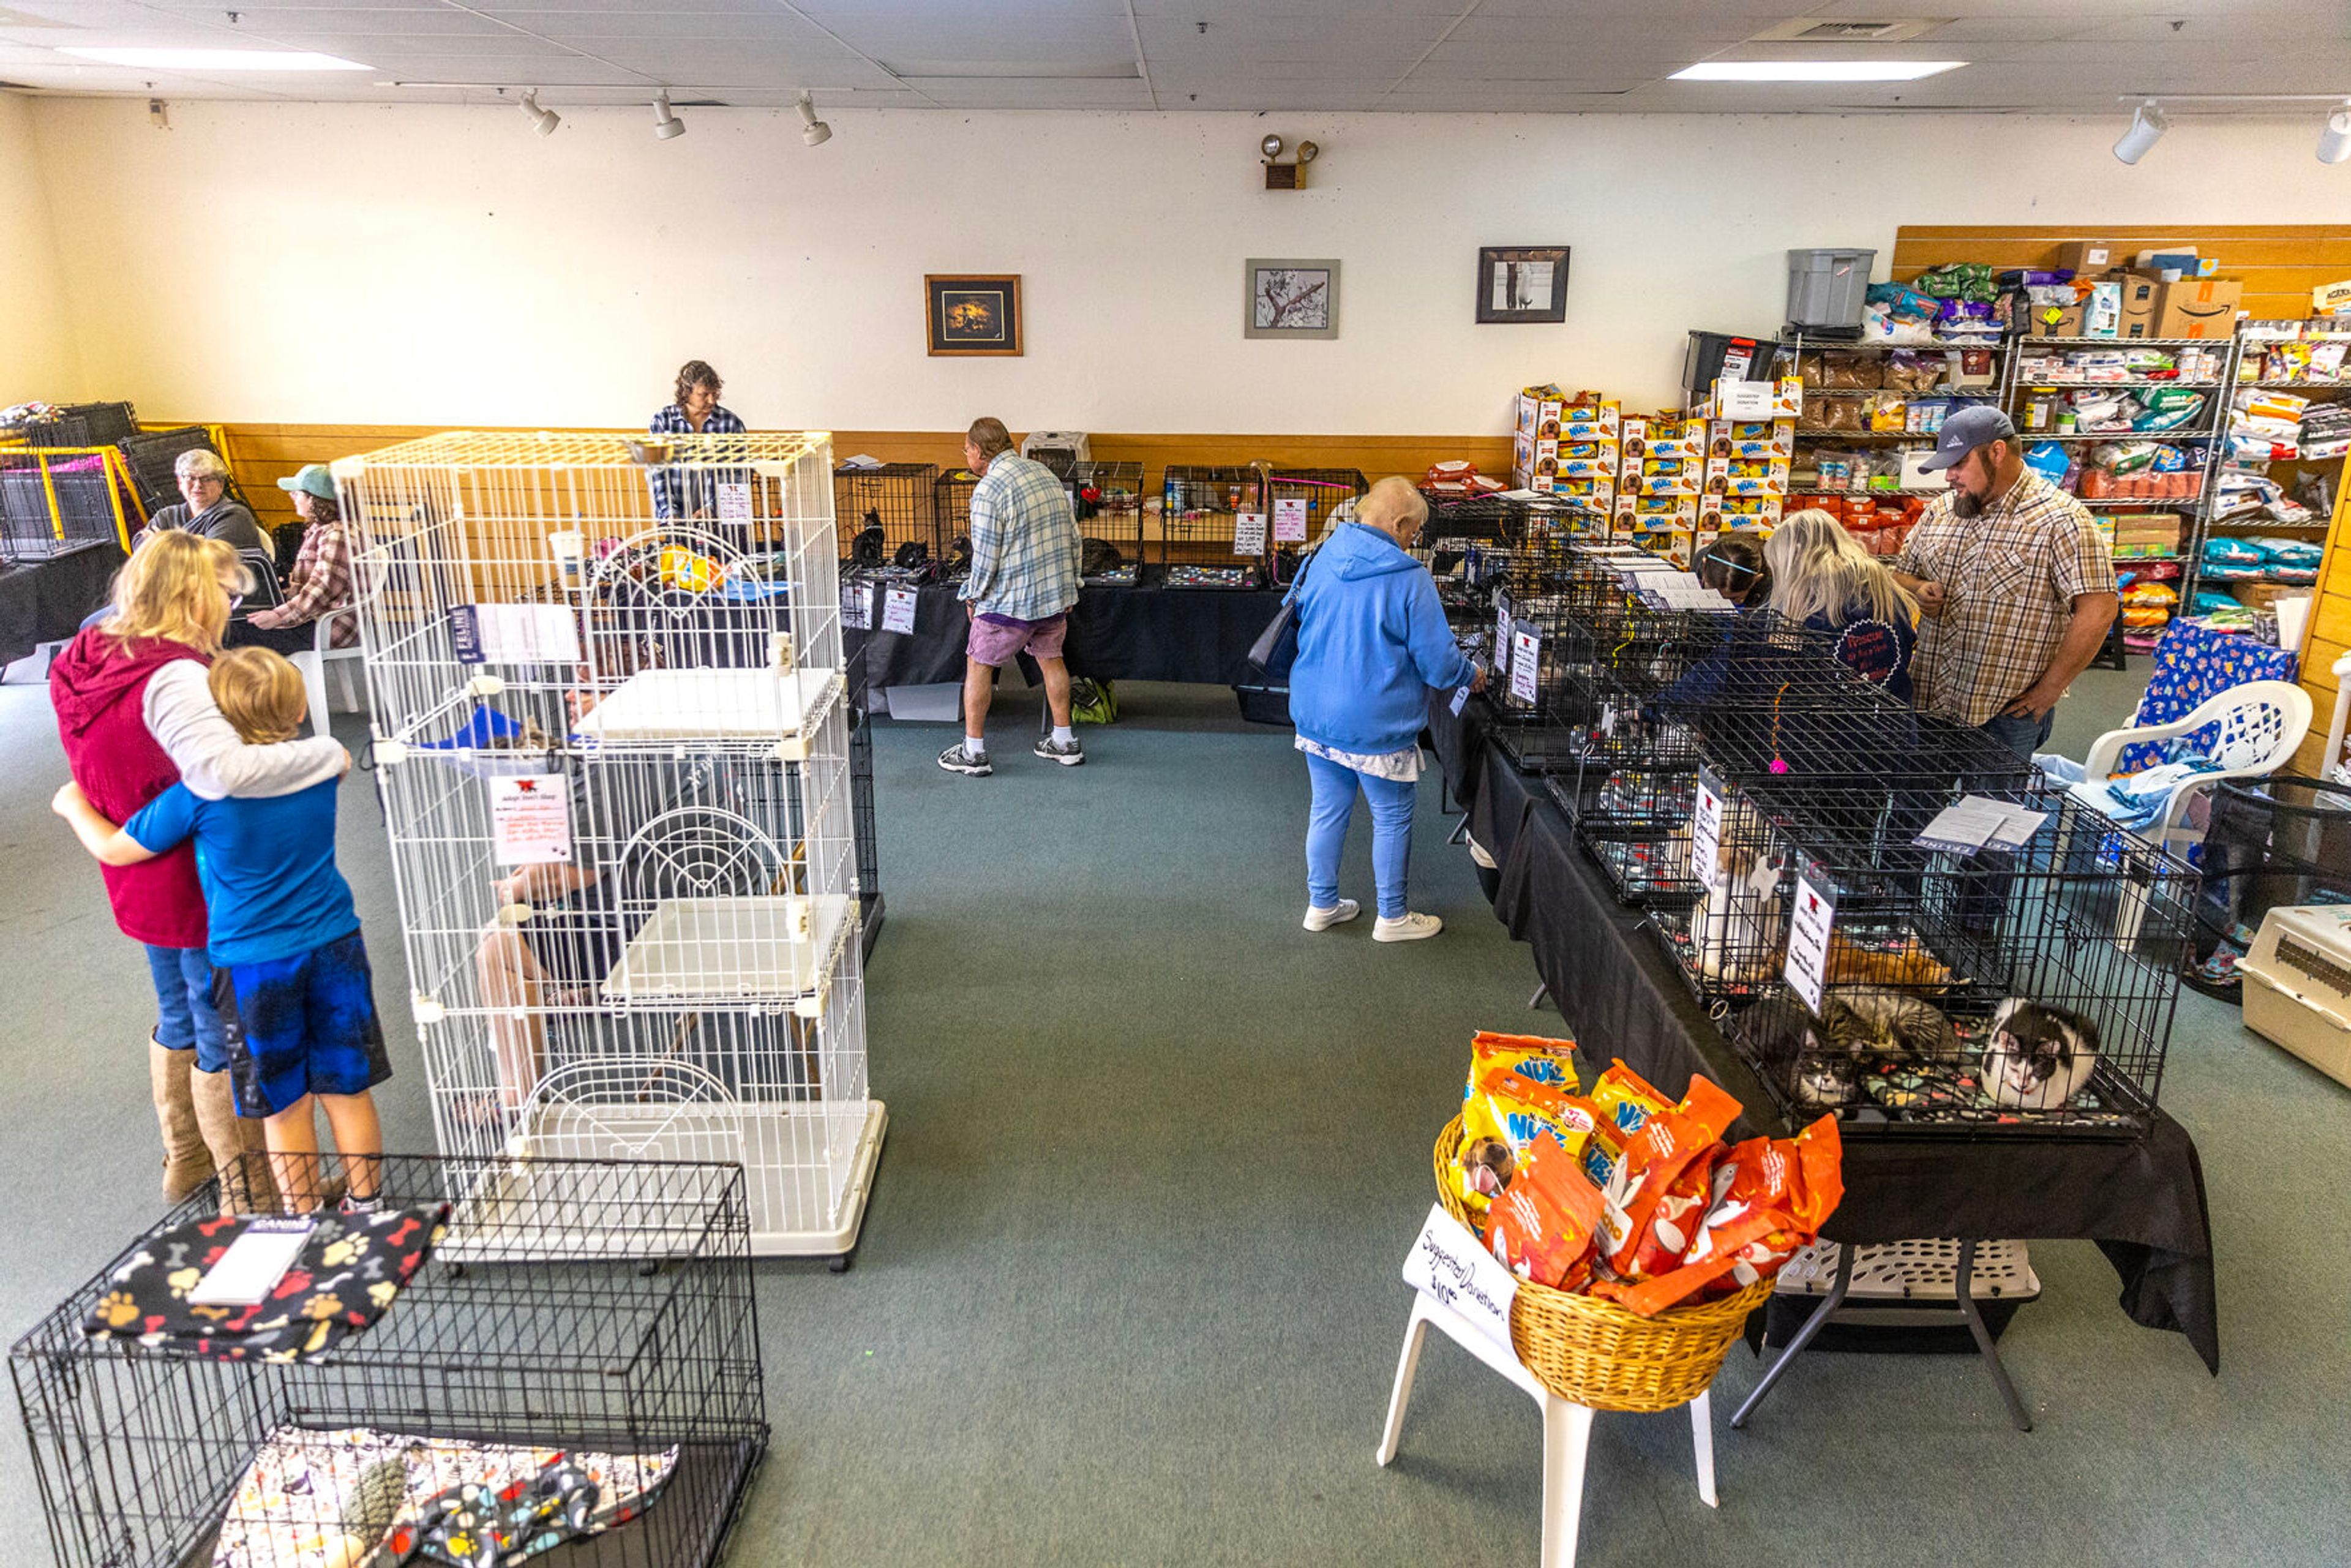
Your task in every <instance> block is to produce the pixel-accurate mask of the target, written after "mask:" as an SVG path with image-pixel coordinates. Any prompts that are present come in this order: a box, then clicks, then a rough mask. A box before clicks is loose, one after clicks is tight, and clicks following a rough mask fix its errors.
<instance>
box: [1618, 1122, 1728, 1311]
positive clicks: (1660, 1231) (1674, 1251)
mask: <svg viewBox="0 0 2351 1568" xmlns="http://www.w3.org/2000/svg"><path fill="white" fill-rule="evenodd" d="M1722 1155H1723V1147H1722V1145H1720V1144H1709V1145H1707V1146H1706V1147H1705V1148H1704V1149H1701V1150H1700V1151H1698V1156H1697V1157H1696V1158H1694V1159H1692V1160H1691V1161H1690V1163H1689V1164H1687V1165H1686V1166H1683V1167H1682V1170H1681V1174H1680V1175H1679V1176H1676V1177H1674V1179H1673V1180H1672V1181H1671V1182H1670V1183H1668V1184H1667V1186H1666V1189H1665V1191H1664V1192H1662V1193H1661V1194H1659V1195H1658V1197H1657V1207H1656V1210H1655V1211H1654V1212H1652V1213H1651V1214H1650V1216H1649V1223H1648V1224H1647V1225H1646V1226H1645V1227H1644V1228H1642V1231H1641V1238H1640V1240H1639V1242H1638V1243H1637V1244H1636V1245H1635V1247H1634V1249H1633V1261H1632V1266H1631V1267H1630V1268H1628V1269H1626V1270H1625V1271H1624V1278H1625V1281H1627V1282H1631V1281H1641V1280H1646V1279H1648V1278H1649V1277H1650V1276H1652V1275H1655V1274H1663V1273H1667V1272H1670V1271H1671V1270H1675V1269H1678V1268H1680V1267H1681V1264H1682V1254H1683V1253H1685V1252H1687V1251H1688V1250H1689V1249H1690V1243H1691V1242H1692V1241H1693V1240H1695V1239H1697V1238H1698V1233H1699V1231H1698V1228H1699V1226H1700V1224H1701V1223H1702V1222H1703V1221H1704V1220H1705V1218H1706V1216H1707V1211H1708V1209H1709V1208H1710V1207H1713V1204H1714V1200H1715V1192H1714V1172H1715V1162H1716V1161H1717V1160H1719V1158H1721V1157H1722Z"/></svg>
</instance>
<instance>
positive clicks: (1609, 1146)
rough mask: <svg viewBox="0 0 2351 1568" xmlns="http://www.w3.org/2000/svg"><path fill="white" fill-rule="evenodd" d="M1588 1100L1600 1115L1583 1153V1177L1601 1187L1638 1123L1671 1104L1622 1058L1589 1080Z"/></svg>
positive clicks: (1636, 1130) (1614, 1168)
mask: <svg viewBox="0 0 2351 1568" xmlns="http://www.w3.org/2000/svg"><path fill="white" fill-rule="evenodd" d="M1590 1098H1591V1101H1592V1103H1593V1105H1594V1106H1595V1107H1596V1108H1598V1110H1599V1112H1600V1125H1599V1126H1598V1127H1597V1128H1596V1129H1594V1130H1593V1134H1592V1143H1591V1145H1590V1146H1589V1147H1587V1148H1586V1149H1585V1150H1584V1152H1583V1174H1584V1175H1586V1176H1590V1177H1591V1178H1592V1180H1593V1183H1594V1185H1596V1186H1607V1185H1608V1178H1609V1177H1610V1176H1613V1175H1614V1174H1615V1170H1616V1162H1617V1161H1618V1160H1619V1159H1620V1158H1622V1157H1623V1156H1624V1154H1625V1139H1627V1138H1629V1137H1631V1136H1632V1135H1633V1134H1635V1133H1636V1132H1638V1131H1640V1127H1641V1124H1642V1123H1644V1122H1646V1121H1647V1120H1648V1119H1649V1118H1650V1117H1651V1116H1653V1115H1655V1114H1656V1113H1658V1112H1660V1111H1664V1110H1667V1109H1669V1108H1671V1106H1672V1104H1673V1102H1672V1101H1670V1100H1668V1099H1667V1098H1666V1097H1665V1096H1664V1095H1663V1094H1661V1093H1659V1092H1657V1091H1656V1090H1655V1089H1653V1088H1651V1087H1650V1086H1649V1084H1648V1083H1647V1082H1646V1081H1645V1080H1644V1079H1643V1078H1642V1077H1641V1075H1640V1074H1639V1073H1637V1072H1635V1071H1633V1070H1632V1069H1631V1068H1629V1067H1627V1066H1625V1063H1624V1061H1623V1059H1622V1058H1619V1059H1617V1060H1615V1061H1611V1062H1610V1063H1609V1064H1608V1070H1607V1071H1604V1072H1603V1073H1602V1074H1601V1075H1600V1076H1599V1077H1597V1078H1595V1079H1593V1081H1592V1093H1591V1096H1590Z"/></svg>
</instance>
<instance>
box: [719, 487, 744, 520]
mask: <svg viewBox="0 0 2351 1568" xmlns="http://www.w3.org/2000/svg"><path fill="white" fill-rule="evenodd" d="M718 517H719V520H720V521H722V522H728V523H747V522H749V521H750V520H751V486H748V485H747V484H741V483H736V484H725V485H721V486H718Z"/></svg>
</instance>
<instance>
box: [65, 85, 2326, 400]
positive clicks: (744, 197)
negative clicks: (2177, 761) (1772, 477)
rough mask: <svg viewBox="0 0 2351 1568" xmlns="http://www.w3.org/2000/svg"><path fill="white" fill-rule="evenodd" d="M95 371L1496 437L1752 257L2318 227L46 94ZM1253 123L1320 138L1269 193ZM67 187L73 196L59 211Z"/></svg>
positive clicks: (2286, 189) (914, 115) (1789, 124)
mask: <svg viewBox="0 0 2351 1568" xmlns="http://www.w3.org/2000/svg"><path fill="white" fill-rule="evenodd" d="M34 113H35V116H36V124H37V131H38V141H39V147H40V152H41V156H42V167H43V169H44V170H45V172H47V177H48V178H49V180H50V181H51V186H50V191H51V196H52V204H53V206H54V207H55V209H56V212H57V237H58V241H59V244H60V246H62V247H63V249H64V252H65V253H66V254H69V255H75V256H106V257H108V258H109V260H108V264H107V265H106V266H105V267H75V268H73V269H72V270H71V272H70V274H69V276H68V288H69V290H70V292H71V297H72V304H73V318H74V322H75V325H76V328H77V329H78V337H79V343H80V350H81V355H82V360H83V362H84V368H85V371H86V374H87V380H88V383H89V386H90V387H91V388H92V389H93V390H94V391H98V392H104V393H105V394H107V395H130V396H131V397H133V398H135V399H136V400H137V401H138V402H139V403H140V405H141V408H152V409H153V410H155V411H156V412H158V413H169V414H172V415H173V416H179V417H204V418H211V419H226V420H236V421H285V422H298V423H343V422H351V423H367V422H389V423H405V422H443V423H461V422H462V423H542V424H549V425H555V424H569V423H590V424H614V423H632V422H634V421H637V420H640V419H643V418H644V417H645V416H646V415H647V414H648V413H650V412H651V411H652V409H653V407H654V406H655V405H656V404H657V403H658V402H661V401H663V399H664V397H665V395H666V389H667V384H668V376H669V374H670V372H671V371H673V370H674V367H675V366H676V364H677V363H678V362H679V361H681V360H684V359H685V358H687V357H689V356H701V357H704V358H707V359H709V360H711V361H715V362H716V364H717V365H718V366H719V368H720V369H721V370H722V371H724V372H725V373H726V376H727V377H728V378H729V386H730V391H729V392H728V396H727V402H729V404H730V405H731V406H733V407H735V408H736V409H737V411H738V412H740V413H742V414H743V415H744V416H745V417H746V418H747V419H748V420H750V421H751V422H752V423H755V424H760V425H769V426H789V425H829V426H834V427H840V428H850V429H945V428H952V427H955V426H958V425H960V424H962V423H965V422H966V421H967V419H968V418H969V417H970V416H971V415H973V414H974V413H979V412H981V411H988V412H994V413H1000V414H1002V415H1003V416H1004V417H1005V418H1006V419H1007V420H1008V422H1009V423H1011V424H1012V425H1013V426H1014V428H1016V429H1021V428H1032V427H1040V426H1042V427H1075V428H1081V429H1082V428H1092V429H1100V430H1117V431H1161V432H1181V431H1292V432H1297V433H1300V434H1381V433H1434V434H1479V433H1487V432H1499V431H1500V430H1501V429H1502V428H1503V426H1504V419H1505V413H1506V408H1507V400H1508V395H1509V393H1510V391H1511V390H1512V389H1514V388H1515V387H1517V386H1519V385H1520V384H1522V383H1524V382H1529V381H1535V380H1557V381H1560V382H1564V383H1567V384H1569V385H1573V386H1582V385H1595V386H1602V387H1605V388H1607V389H1608V390H1610V391H1611V392H1617V393H1620V394H1622V395H1624V396H1625V397H1626V398H1628V399H1631V400H1635V401H1639V402H1661V401H1670V400H1671V399H1672V398H1673V397H1674V395H1675V381H1676V377H1677V371H1678V368H1679V363H1680V353H1681V345H1682V334H1683V332H1684V330H1685V329H1687V328H1688V327H1692V326H1708V327H1717V328H1726V329H1734V330H1736V329H1747V330H1754V329H1770V328H1771V327H1772V326H1773V325H1775V324H1776V323H1777V322H1778V321H1779V320H1780V319H1781V314H1780V313H1781V308H1782V298H1783V288H1784V263H1783V259H1782V251H1783V250H1784V249H1786V248H1787V247H1789V246H1817V245H1861V246H1876V248H1877V249H1878V250H1879V251H1880V252H1881V263H1882V261H1883V259H1884V254H1885V253H1886V252H1889V251H1890V250H1891V247H1892V244H1893V240H1894V235H1895V231H1896V228H1897V227H1898V226H1899V225H1902V224H1904V223H1961V222H1983V223H2072V222H2079V223H2082V224H2085V225H2095V224H2099V223H2117V224H2119V223H2166V222H2172V221H2179V222H2182V223H2186V222H2190V221H2193V222H2198V223H2205V224H2213V223H2232V222H2284V221H2299V222H2316V221H2325V220H2326V219H2329V218H2332V217H2337V216H2340V215H2341V214H2342V213H2343V212H2344V211H2345V210H2346V199H2351V168H2337V169H2329V168H2325V167H2324V166H2322V165H2320V164H2319V163H2317V162H2315V161H2314V159H2313V158H2312V157H2311V154H2310V143H2311V140H2312V135H2313V131H2312V128H2311V125H2310V124H2308V123H2305V122H2304V121H2305V120H2307V119H2308V118H2310V117H2304V120H2273V121H2251V120H2186V121H2184V122H2183V123H2181V124H2180V125H2179V127H2178V128H2177V129H2175V130H2174V131H2172V132H2171V134H2170V135H2169V136H2168V137H2167V138H2166V139H2165V140H2164V141H2163V144H2162V145H2161V146H2160V147H2159V148H2158V150H2157V151H2156V152H2154V153H2153V154H2152V155H2150V156H2149V158H2148V159H2147V162H2144V163H2143V164H2141V165H2140V166H2138V167H2137V168H2135V169H2133V168H2126V167H2124V166H2123V165H2121V164H2119V163H2117V162H2115V161H2114V159H2113V158H2112V157H2111V156H2110V155H2109V154H2108V152H2107V149H2108V147H2109V145H2110V144H2111V142H2112V141H2113V138H2114V135H2115V133H2116V124H2115V123H2112V122H2109V121H2106V120H2074V121H2068V120H2049V119H2028V118H2022V117H2011V116H1981V117H1955V116H1948V115H1935V116H1921V117H1918V118H1917V119H1900V118H1893V117H1886V116H1873V117H1827V116H1778V117H1769V118H1726V117H1698V116H1689V117H1630V116H1593V117H1540V116H1479V115H1449V116H1448V115H1405V114H1394V115H1354V116H1326V115H1309V114H1281V115H1270V116H1265V117H1253V116H1244V115H1197V116H1195V115H1166V116H1134V115H1113V114H1078V113H1034V114H1029V113H996V114H950V113H941V112H911V111H904V110H900V111H867V112H853V111H850V110H831V109H828V110H826V113H827V114H828V116H829V117H830V119H831V122H832V124H833V126H834V128H835V131H836V132H837V134H836V135H835V136H834V138H833V140H832V141H831V143H830V144H828V145H826V146H824V147H821V148H817V149H813V150H811V149H808V148H804V147H803V146H801V145H800V141H799V128H798V125H797V122H796V121H795V120H793V118H792V117H791V116H790V115H789V113H781V114H778V113H770V112H767V111H763V110H743V111H718V110H689V111H687V113H686V119H687V122H688V124H689V126H690V127H691V133H690V134H689V135H687V136H686V137H684V139H682V140H680V141H670V142H659V141H654V139H653V134H652V125H651V117H650V115H649V114H647V113H644V112H641V111H628V112H622V111H618V110H609V111H608V110H567V111H566V112H565V118H564V124H563V127H562V129H561V130H560V131H559V132H558V133H557V134H556V135H554V136H553V137H551V138H547V139H543V140H542V139H540V138H538V137H535V136H532V135H531V134H529V132H528V128H527V127H526V126H525V125H524V124H523V122H522V120H521V119H520V117H519V116H517V115H516V114H514V113H513V112H512V111H511V110H466V109H455V108H443V107H413V106H402V107H397V108H394V107H385V108H381V109H375V108H352V107H350V106H334V105H284V106H279V105H250V104H214V103H198V102H189V103H182V104H174V105H173V106H172V130H171V131H155V130H153V129H152V128H151V127H150V126H149V125H148V123H147V120H146V116H145V113H144V110H143V106H141V105H140V104H137V103H134V102H130V101H114V100H100V99H49V100H43V101H42V102H40V103H39V104H38V105H37V106H36V108H35V110H34ZM1265 131H1280V132H1281V133H1282V134H1283V135H1285V136H1287V137H1289V138H1290V139H1291V140H1293V141H1294V140H1296V139H1297V138H1298V137H1300V136H1307V137H1311V138H1313V139H1314V140H1316V141H1320V142H1321V143H1322V146H1323V147H1324V149H1325V150H1326V151H1325V152H1324V155H1323V157H1322V161H1321V162H1318V163H1316V164H1315V165H1314V167H1313V170H1312V173H1311V179H1312V188H1311V189H1310V190H1308V191H1306V192H1304V193H1268V192H1266V191H1263V190H1262V189H1258V188H1254V187H1256V186H1258V185H1259V183H1260V181H1259V174H1258V168H1257V162H1256V159H1255V155H1254V148H1255V144H1256V142H1257V140H1258V138H1259V136H1260V135H1261V134H1263V133H1264V132H1265ZM67 192H70V193H72V195H71V199H70V200H67V199H63V198H62V195H61V193H67ZM1555 242H1565V243H1568V244H1570V245H1572V246H1574V257H1573V271H1572V277H1571V282H1570V287H1569V305H1568V319H1567V322H1566V324H1565V325H1564V326H1560V327H1479V326H1476V325H1474V324H1473V317H1472V309H1471V297H1470V291H1471V283H1472V275H1473V272H1474V264H1475V256H1476V247H1477V246H1479V244H1480V243H1486V244H1537V243H1555ZM1246 256H1337V257H1339V258H1341V260H1342V261H1343V264H1344V265H1343V275H1342V281H1343V288H1342V292H1341V336H1340V338H1339V339H1338V340H1336V341H1334V342H1327V343H1312V342H1310V343H1294V342H1293V343H1281V342H1266V341H1251V340H1244V339H1243V338H1242V337H1241V333H1240V322H1239V315H1240V309H1241V304H1240V298H1239V295H1240V287H1241V285H1240V272H1241V262H1242V259H1243V258H1244V257H1246ZM962 270H969V271H1000V272H1018V273H1020V274H1022V275H1024V277H1025V286H1024V287H1025V291H1026V300H1027V306H1028V312H1029V322H1028V350H1029V351H1028V355H1027V357H1026V358H1022V359H1011V360H972V361H951V360H932V359H929V358H927V357H926V356H925V353H924V350H923V340H922V306H921V285H922V277H923V274H924V273H925V272H951V271H962Z"/></svg>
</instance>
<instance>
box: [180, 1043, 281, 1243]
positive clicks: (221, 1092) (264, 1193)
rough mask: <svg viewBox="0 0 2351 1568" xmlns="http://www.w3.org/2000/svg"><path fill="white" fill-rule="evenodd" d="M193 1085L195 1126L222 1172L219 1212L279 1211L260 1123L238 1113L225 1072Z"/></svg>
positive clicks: (204, 1075) (203, 1077)
mask: <svg viewBox="0 0 2351 1568" xmlns="http://www.w3.org/2000/svg"><path fill="white" fill-rule="evenodd" d="M194 1083H195V1090H194V1095H193V1098H194V1100H195V1105H196V1124H197V1125H198V1126H199V1127H202V1128H203V1129H204V1145H205V1146H206V1147H207V1148H209V1149H211V1150H212V1155H213V1164H214V1166H217V1167H219V1170H220V1178H221V1212H222V1213H224V1214H270V1213H274V1212H276V1210H277V1183H276V1182H275V1181H273V1180H272V1179H271V1178H270V1175H269V1155H268V1154H267V1153H266V1149H267V1145H266V1143H265V1142H264V1140H263V1138H262V1135H261V1124H260V1123H259V1122H255V1121H247V1120H246V1118H245V1117H243V1116H240V1115H238V1114H237V1113H236V1103H235V1100H234V1099H232V1098H231V1096H230V1094H229V1087H228V1074H227V1073H225V1072H199V1073H197V1074H195V1079H194Z"/></svg>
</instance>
